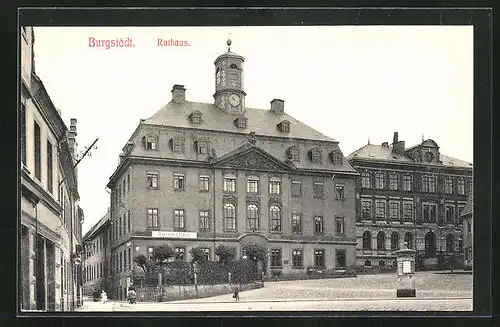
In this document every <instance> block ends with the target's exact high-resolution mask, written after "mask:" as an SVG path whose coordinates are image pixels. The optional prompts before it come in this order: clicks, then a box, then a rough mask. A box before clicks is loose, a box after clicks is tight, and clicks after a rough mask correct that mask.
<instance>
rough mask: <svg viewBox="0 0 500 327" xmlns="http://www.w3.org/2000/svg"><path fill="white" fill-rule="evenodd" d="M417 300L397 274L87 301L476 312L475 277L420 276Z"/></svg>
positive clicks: (115, 306) (140, 306)
mask: <svg viewBox="0 0 500 327" xmlns="http://www.w3.org/2000/svg"><path fill="white" fill-rule="evenodd" d="M415 281H416V289H417V293H416V298H397V297H396V289H397V285H398V282H397V278H395V276H394V275H393V274H380V275H364V276H358V277H356V278H337V279H318V280H302V281H285V282H268V283H266V284H265V287H264V288H262V289H256V290H250V291H245V292H241V293H240V302H239V303H235V302H233V301H232V300H233V299H232V297H231V295H221V296H214V297H209V298H203V299H192V300H182V301H172V302H165V303H137V304H136V305H133V306H130V305H128V304H126V303H120V302H114V303H106V304H101V303H98V302H86V305H85V306H84V307H83V308H81V310H84V311H302V310H306V311H307V310H318V311H362V310H376V311H394V310H404V311H429V310H432V311H470V310H472V275H465V274H460V275H456V274H442V273H432V272H419V273H417V275H416V276H415Z"/></svg>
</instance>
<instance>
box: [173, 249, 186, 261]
mask: <svg viewBox="0 0 500 327" xmlns="http://www.w3.org/2000/svg"><path fill="white" fill-rule="evenodd" d="M174 252H175V260H179V261H184V258H185V253H186V248H185V247H180V246H177V247H175V249H174Z"/></svg>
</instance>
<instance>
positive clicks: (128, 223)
mask: <svg viewBox="0 0 500 327" xmlns="http://www.w3.org/2000/svg"><path fill="white" fill-rule="evenodd" d="M127 228H128V230H129V231H130V210H129V211H128V216H127Z"/></svg>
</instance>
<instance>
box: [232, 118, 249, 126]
mask: <svg viewBox="0 0 500 327" xmlns="http://www.w3.org/2000/svg"><path fill="white" fill-rule="evenodd" d="M234 124H235V125H236V127H238V128H247V118H246V117H238V118H236V119H235V121H234Z"/></svg>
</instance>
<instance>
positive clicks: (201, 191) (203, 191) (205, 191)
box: [198, 190, 210, 193]
mask: <svg viewBox="0 0 500 327" xmlns="http://www.w3.org/2000/svg"><path fill="white" fill-rule="evenodd" d="M198 191H199V192H200V193H209V192H210V190H198Z"/></svg>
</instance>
